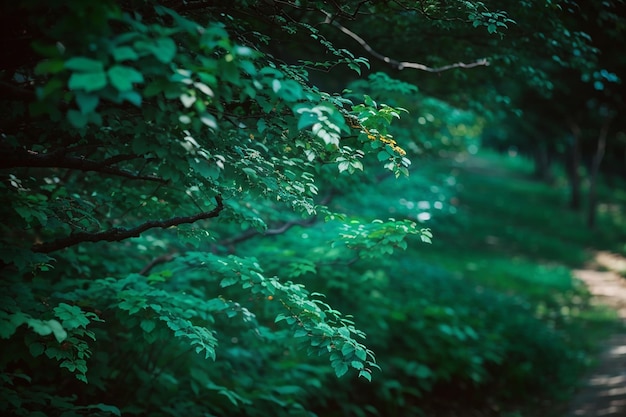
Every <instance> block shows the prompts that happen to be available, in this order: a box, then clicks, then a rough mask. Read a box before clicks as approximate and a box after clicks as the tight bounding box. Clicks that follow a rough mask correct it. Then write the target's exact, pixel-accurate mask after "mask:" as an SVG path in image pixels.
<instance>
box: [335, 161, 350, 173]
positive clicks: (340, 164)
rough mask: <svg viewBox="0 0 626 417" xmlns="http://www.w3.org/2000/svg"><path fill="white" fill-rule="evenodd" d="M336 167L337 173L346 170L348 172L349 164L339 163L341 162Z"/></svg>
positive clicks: (347, 162) (346, 162) (345, 162)
mask: <svg viewBox="0 0 626 417" xmlns="http://www.w3.org/2000/svg"><path fill="white" fill-rule="evenodd" d="M337 167H338V168H339V172H343V171H346V170H348V168H350V162H349V161H341V162H339V164H338V165H337Z"/></svg>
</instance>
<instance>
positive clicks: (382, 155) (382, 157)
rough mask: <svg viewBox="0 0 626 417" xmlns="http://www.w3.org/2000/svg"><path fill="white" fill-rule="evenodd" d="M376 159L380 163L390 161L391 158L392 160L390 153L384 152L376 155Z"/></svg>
mask: <svg viewBox="0 0 626 417" xmlns="http://www.w3.org/2000/svg"><path fill="white" fill-rule="evenodd" d="M376 158H378V160H379V161H380V162H384V161H388V160H389V158H391V155H389V152H387V151H385V150H383V151H380V152H378V154H377V155H376Z"/></svg>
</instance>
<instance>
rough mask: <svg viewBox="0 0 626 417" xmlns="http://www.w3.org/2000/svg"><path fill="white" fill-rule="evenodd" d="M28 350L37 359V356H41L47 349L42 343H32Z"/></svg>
mask: <svg viewBox="0 0 626 417" xmlns="http://www.w3.org/2000/svg"><path fill="white" fill-rule="evenodd" d="M28 350H29V351H30V354H31V355H33V356H34V357H35V358H36V357H37V356H39V355H41V354H42V353H43V352H44V350H46V347H45V346H44V345H42V344H41V343H31V344H30V345H28Z"/></svg>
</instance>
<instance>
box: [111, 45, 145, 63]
mask: <svg viewBox="0 0 626 417" xmlns="http://www.w3.org/2000/svg"><path fill="white" fill-rule="evenodd" d="M111 53H112V54H113V59H115V60H116V61H118V62H120V61H127V60H129V61H135V60H137V59H139V55H137V52H135V50H134V49H133V48H131V47H130V46H119V47H117V48H114V49H113V51H111Z"/></svg>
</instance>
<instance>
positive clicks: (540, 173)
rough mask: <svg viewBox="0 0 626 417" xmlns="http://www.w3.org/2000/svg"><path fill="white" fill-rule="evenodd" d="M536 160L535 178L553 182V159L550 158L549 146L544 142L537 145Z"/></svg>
mask: <svg viewBox="0 0 626 417" xmlns="http://www.w3.org/2000/svg"><path fill="white" fill-rule="evenodd" d="M534 160H535V174H534V175H535V178H537V179H539V180H541V181H544V182H548V183H549V182H551V181H552V179H553V178H552V171H551V169H550V165H551V162H552V161H551V160H550V154H549V153H548V147H547V146H546V145H545V144H544V143H538V144H537V146H535V152H534Z"/></svg>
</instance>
